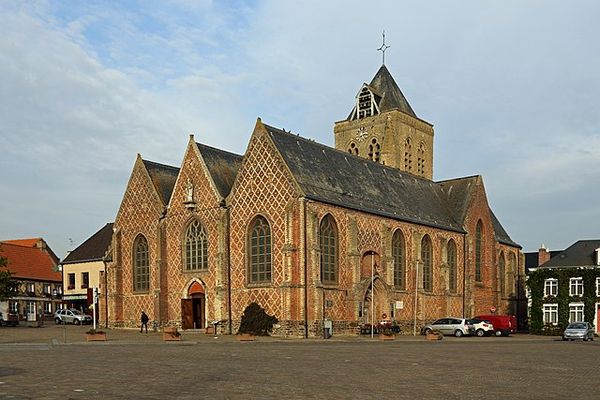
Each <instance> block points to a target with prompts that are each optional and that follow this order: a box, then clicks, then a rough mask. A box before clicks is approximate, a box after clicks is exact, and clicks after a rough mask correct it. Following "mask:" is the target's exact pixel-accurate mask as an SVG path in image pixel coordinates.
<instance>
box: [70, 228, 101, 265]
mask: <svg viewBox="0 0 600 400" xmlns="http://www.w3.org/2000/svg"><path fill="white" fill-rule="evenodd" d="M112 235H113V223H112V222H111V223H108V224H106V225H104V226H103V227H102V228H101V229H100V230H99V231H98V232H96V233H94V234H93V235H92V236H91V237H90V238H89V239H87V240H86V241H85V242H83V243H82V244H80V245H79V246H78V247H77V248H76V249H75V250H73V251H72V252H70V253H69V255H68V256H67V257H65V259H64V260H63V261H62V264H72V263H80V262H87V261H98V260H102V259H103V258H104V255H105V254H106V251H107V250H108V247H109V246H110V243H111V241H112Z"/></svg>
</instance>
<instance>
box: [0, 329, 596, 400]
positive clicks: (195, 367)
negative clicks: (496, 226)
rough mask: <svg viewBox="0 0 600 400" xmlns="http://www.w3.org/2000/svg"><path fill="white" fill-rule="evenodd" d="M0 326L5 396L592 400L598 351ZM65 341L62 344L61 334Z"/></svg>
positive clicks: (0, 388)
mask: <svg viewBox="0 0 600 400" xmlns="http://www.w3.org/2000/svg"><path fill="white" fill-rule="evenodd" d="M87 329H88V327H75V326H67V327H61V326H47V327H44V328H39V329H37V328H26V327H18V328H0V351H1V354H2V357H1V359H0V399H11V398H15V399H95V398H102V399H129V398H141V399H165V398H170V399H199V398H203V399H204V398H206V399H249V398H252V399H275V398H277V399H306V398H309V399H313V398H314V399H317V398H318V399H327V398H332V399H339V398H350V399H365V398H369V399H380V398H393V399H506V398H511V399H568V400H573V399H594V398H598V394H597V393H598V392H599V391H600V384H598V383H597V382H598V381H597V379H598V375H599V373H600V363H598V356H599V355H600V342H598V341H594V342H587V343H583V342H577V343H576V342H562V341H560V340H557V338H548V337H532V336H528V335H516V336H513V337H509V338H495V337H489V338H474V337H473V338H444V340H442V341H440V342H427V341H426V340H425V339H424V338H423V337H417V338H413V337H400V338H398V339H397V340H395V341H392V342H382V341H379V340H371V339H370V338H357V337H337V336H334V338H332V339H330V340H316V339H311V340H301V339H298V340H296V339H293V340H290V339H287V340H283V339H275V338H259V339H258V340H257V341H255V342H248V343H241V342H238V341H237V340H235V338H233V337H231V336H222V337H218V338H214V337H212V336H209V335H204V334H201V333H188V332H185V333H184V334H183V340H182V341H181V342H163V341H162V340H161V334H159V333H149V334H147V335H146V334H140V333H139V332H137V331H132V330H129V331H123V330H108V338H109V341H108V342H94V343H86V342H84V340H85V339H84V332H85V331H86V330H87ZM65 332H66V333H67V335H66V337H67V343H66V344H65V343H64V334H65Z"/></svg>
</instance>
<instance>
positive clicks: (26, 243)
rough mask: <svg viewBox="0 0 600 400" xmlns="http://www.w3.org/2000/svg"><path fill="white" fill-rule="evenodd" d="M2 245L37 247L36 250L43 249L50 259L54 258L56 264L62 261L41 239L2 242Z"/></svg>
mask: <svg viewBox="0 0 600 400" xmlns="http://www.w3.org/2000/svg"><path fill="white" fill-rule="evenodd" d="M1 243H10V244H14V245H17V246H24V247H36V248H38V249H42V250H44V251H46V252H47V253H48V254H50V257H52V259H53V260H54V262H55V263H58V261H59V260H60V259H59V258H58V256H57V255H56V254H55V253H54V251H52V249H51V248H50V246H48V243H46V241H45V240H44V239H43V238H41V237H36V238H28V239H11V240H2V241H1Z"/></svg>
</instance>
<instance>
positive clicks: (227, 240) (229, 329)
mask: <svg viewBox="0 0 600 400" xmlns="http://www.w3.org/2000/svg"><path fill="white" fill-rule="evenodd" d="M221 207H222V208H223V209H224V210H225V251H226V252H227V257H226V262H227V333H228V334H229V335H231V334H232V326H231V240H230V235H229V233H230V232H231V226H230V225H231V220H230V218H229V207H227V206H226V205H225V202H222V203H221ZM215 333H216V326H215Z"/></svg>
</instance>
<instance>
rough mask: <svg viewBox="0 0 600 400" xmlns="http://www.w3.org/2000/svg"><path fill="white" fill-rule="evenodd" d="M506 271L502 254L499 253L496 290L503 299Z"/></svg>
mask: <svg viewBox="0 0 600 400" xmlns="http://www.w3.org/2000/svg"><path fill="white" fill-rule="evenodd" d="M505 280H506V271H505V264H504V252H502V251H501V252H500V259H499V260H498V290H499V291H500V296H502V297H504V296H505V295H506V283H505Z"/></svg>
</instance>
